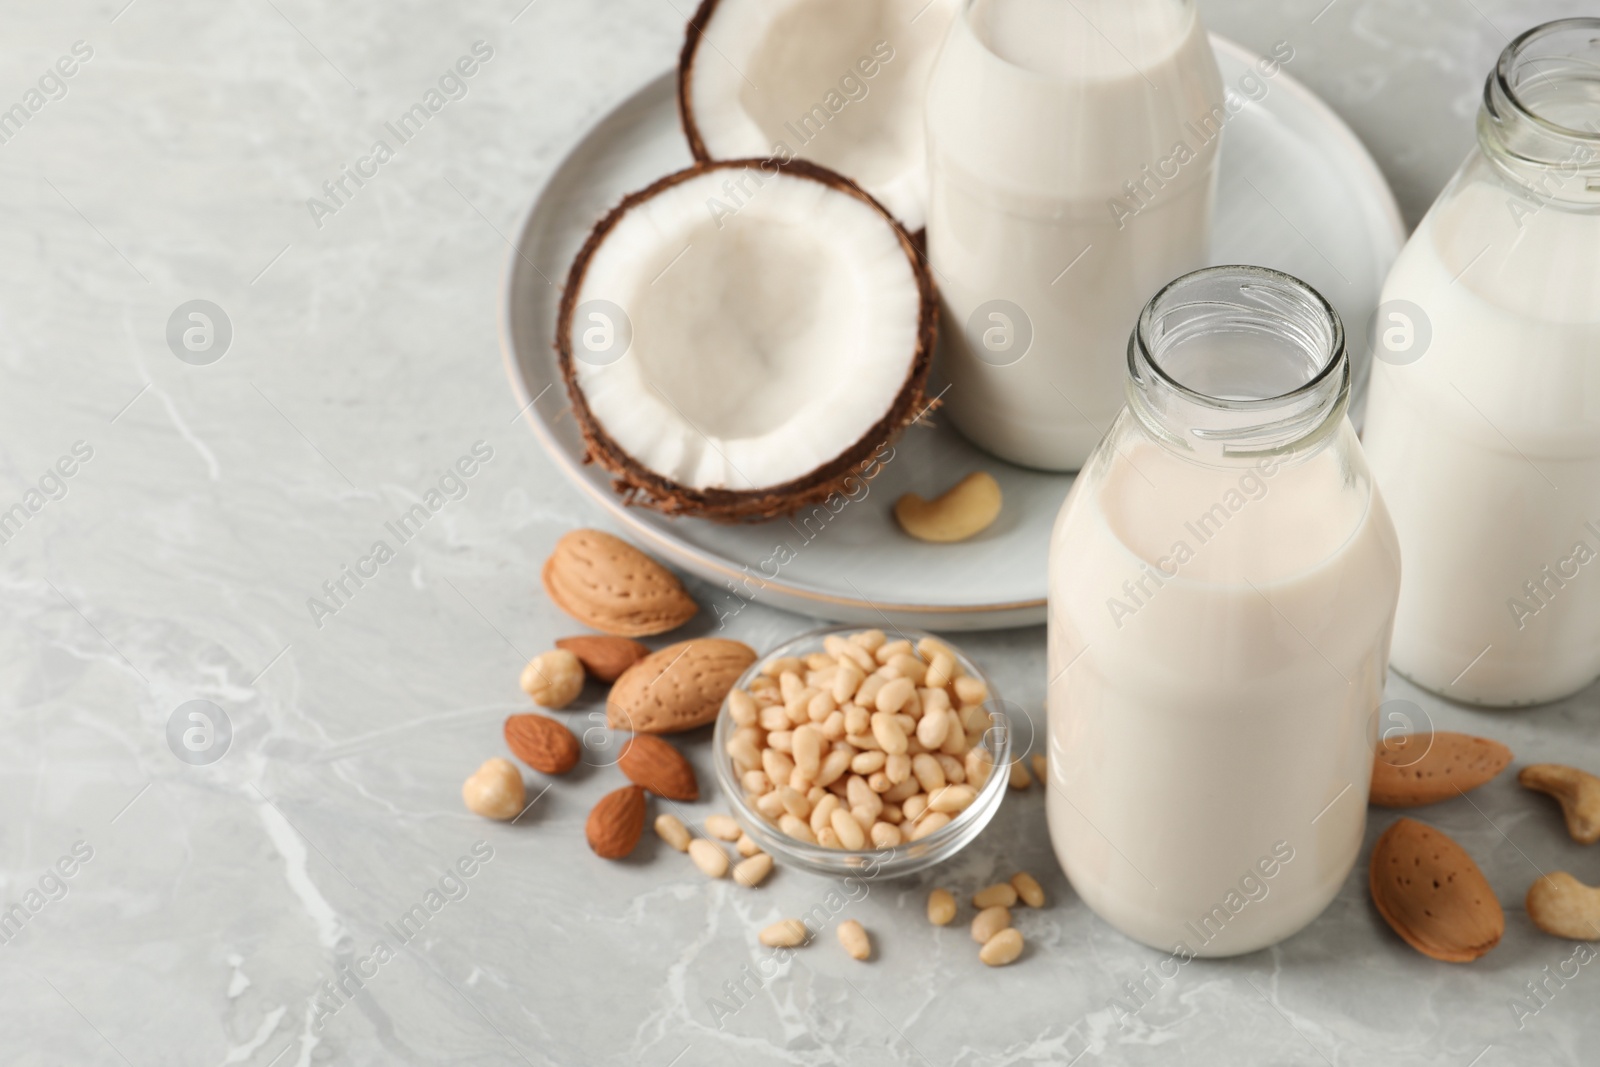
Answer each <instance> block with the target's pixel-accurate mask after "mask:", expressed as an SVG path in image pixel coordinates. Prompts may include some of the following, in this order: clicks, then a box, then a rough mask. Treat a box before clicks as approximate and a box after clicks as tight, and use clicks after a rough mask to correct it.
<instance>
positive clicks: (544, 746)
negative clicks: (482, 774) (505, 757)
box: [505, 712, 582, 774]
mask: <svg viewBox="0 0 1600 1067" xmlns="http://www.w3.org/2000/svg"><path fill="white" fill-rule="evenodd" d="M505 736H506V745H507V746H508V747H509V748H510V749H511V752H512V754H513V755H514V756H516V757H517V758H518V759H519V760H521V761H522V762H523V763H526V764H527V765H528V766H530V767H532V768H533V769H534V770H536V771H542V772H543V773H545V774H566V773H567V772H568V771H570V770H572V768H573V767H576V766H577V765H578V757H579V756H580V755H581V754H582V750H581V749H580V748H579V746H578V739H577V738H576V737H574V736H573V733H572V731H571V730H569V729H567V728H566V727H565V726H563V725H562V724H561V723H559V722H557V721H556V720H554V719H552V718H550V717H549V716H547V715H534V714H533V713H531V712H530V713H528V714H525V715H512V716H510V717H508V718H507V719H506V725H505Z"/></svg>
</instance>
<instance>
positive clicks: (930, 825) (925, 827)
mask: <svg viewBox="0 0 1600 1067" xmlns="http://www.w3.org/2000/svg"><path fill="white" fill-rule="evenodd" d="M949 825H950V816H948V815H946V814H945V813H944V812H942V811H930V812H925V813H924V814H923V816H922V818H920V819H918V820H917V823H916V825H915V826H913V827H912V828H911V840H913V841H920V840H921V839H922V838H924V837H927V836H928V835H929V834H931V833H933V832H934V831H936V830H943V829H944V828H945V827H946V826H949Z"/></svg>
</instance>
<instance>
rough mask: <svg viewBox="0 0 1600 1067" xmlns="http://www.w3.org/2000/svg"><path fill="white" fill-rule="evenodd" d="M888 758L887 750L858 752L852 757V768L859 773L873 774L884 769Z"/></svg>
mask: <svg viewBox="0 0 1600 1067" xmlns="http://www.w3.org/2000/svg"><path fill="white" fill-rule="evenodd" d="M888 759H889V754H888V753H887V752H882V751H878V752H858V753H856V754H855V755H854V756H852V757H851V758H850V769H851V770H852V771H855V772H856V773H857V774H871V773H872V772H873V771H881V770H883V765H884V764H885V763H886V762H887V761H888Z"/></svg>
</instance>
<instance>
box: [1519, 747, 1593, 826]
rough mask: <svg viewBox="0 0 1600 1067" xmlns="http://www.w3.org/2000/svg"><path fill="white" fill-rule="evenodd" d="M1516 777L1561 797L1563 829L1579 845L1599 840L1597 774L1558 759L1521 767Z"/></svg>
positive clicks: (1538, 789) (1558, 798)
mask: <svg viewBox="0 0 1600 1067" xmlns="http://www.w3.org/2000/svg"><path fill="white" fill-rule="evenodd" d="M1517 781H1519V782H1521V783H1522V784H1523V785H1525V786H1527V787H1528V788H1529V789H1533V790H1537V791H1538V792H1540V793H1548V794H1550V795H1551V796H1553V797H1555V798H1556V799H1557V800H1559V801H1561V811H1562V813H1563V814H1564V815H1565V816H1566V817H1567V833H1569V834H1571V835H1572V839H1573V840H1574V841H1576V842H1578V843H1579V844H1580V845H1592V844H1594V843H1595V842H1596V841H1600V778H1596V777H1595V776H1594V775H1592V774H1588V773H1586V772H1584V771H1580V770H1578V769H1577V768H1576V767H1564V766H1562V765H1561V764H1559V763H1535V764H1533V765H1532V766H1531V767H1524V768H1523V769H1522V773H1521V774H1519V775H1518V776H1517Z"/></svg>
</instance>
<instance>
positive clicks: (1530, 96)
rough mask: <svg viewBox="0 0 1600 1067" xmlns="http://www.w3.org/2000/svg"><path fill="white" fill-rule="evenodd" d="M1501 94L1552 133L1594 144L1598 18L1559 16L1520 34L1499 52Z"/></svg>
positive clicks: (1598, 100)
mask: <svg viewBox="0 0 1600 1067" xmlns="http://www.w3.org/2000/svg"><path fill="white" fill-rule="evenodd" d="M1494 80H1495V81H1496V82H1497V83H1498V86H1499V88H1500V90H1501V92H1503V93H1504V94H1505V97H1506V99H1507V100H1508V101H1510V102H1511V103H1512V104H1513V105H1515V106H1516V107H1517V108H1518V109H1520V110H1521V111H1523V112H1524V113H1526V114H1527V115H1528V116H1530V117H1531V118H1533V119H1534V120H1536V121H1538V122H1540V123H1543V124H1544V125H1545V126H1547V127H1548V128H1549V129H1550V130H1551V131H1552V132H1556V133H1559V134H1564V135H1566V136H1570V137H1575V138H1582V139H1587V140H1592V141H1595V142H1596V143H1597V144H1600V19H1595V18H1582V19H1562V20H1560V21H1558V22H1547V23H1545V24H1544V25H1543V26H1536V27H1535V28H1533V29H1531V30H1529V31H1528V32H1527V33H1524V34H1523V35H1522V36H1521V37H1518V38H1517V39H1516V40H1515V41H1513V42H1511V44H1510V45H1509V46H1508V47H1507V48H1506V50H1505V51H1504V52H1503V53H1501V55H1500V63H1499V65H1498V66H1497V67H1496V68H1495V73H1494Z"/></svg>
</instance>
